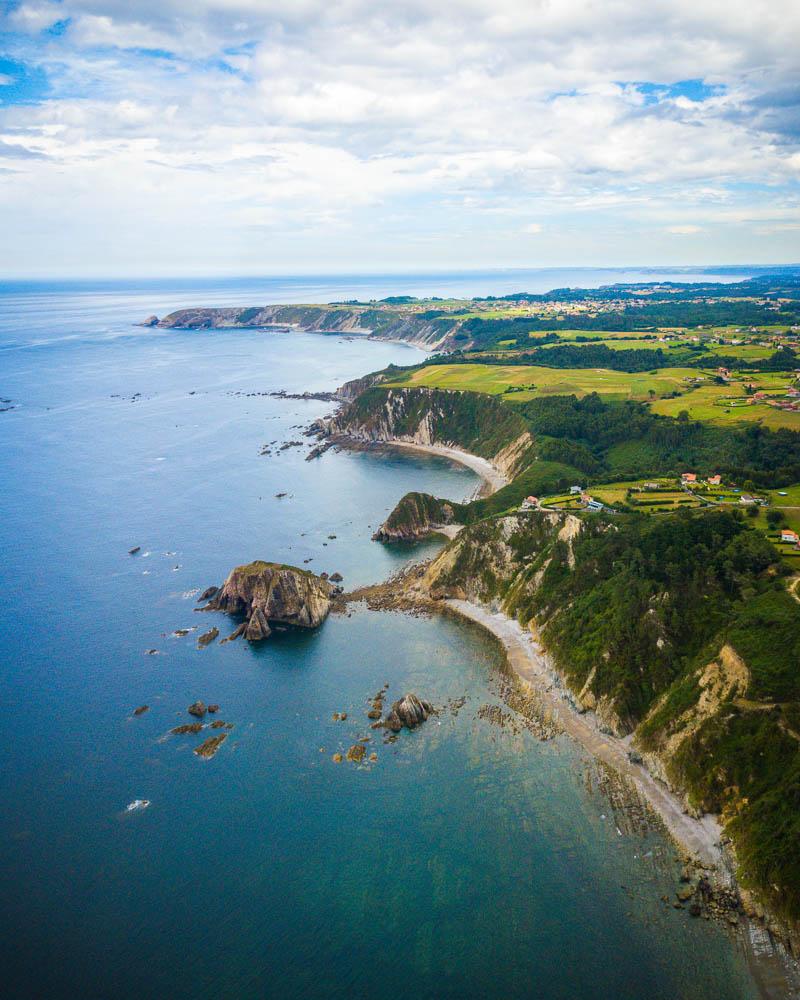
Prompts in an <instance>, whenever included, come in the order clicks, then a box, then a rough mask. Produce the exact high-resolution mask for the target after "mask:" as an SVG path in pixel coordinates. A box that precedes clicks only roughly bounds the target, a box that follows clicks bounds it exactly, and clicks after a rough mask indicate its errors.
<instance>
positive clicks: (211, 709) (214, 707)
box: [208, 705, 219, 715]
mask: <svg viewBox="0 0 800 1000" xmlns="http://www.w3.org/2000/svg"><path fill="white" fill-rule="evenodd" d="M208 710H209V712H211V714H212V715H213V714H214V712H218V711H219V705H209V706H208Z"/></svg>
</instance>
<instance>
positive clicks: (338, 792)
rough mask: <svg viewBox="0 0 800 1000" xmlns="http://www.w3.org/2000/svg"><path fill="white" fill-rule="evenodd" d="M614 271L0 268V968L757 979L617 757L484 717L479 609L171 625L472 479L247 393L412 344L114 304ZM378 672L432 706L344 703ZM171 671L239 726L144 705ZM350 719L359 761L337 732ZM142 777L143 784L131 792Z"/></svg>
mask: <svg viewBox="0 0 800 1000" xmlns="http://www.w3.org/2000/svg"><path fill="white" fill-rule="evenodd" d="M610 274H613V275H615V276H614V277H609V275H610ZM652 277H653V276H652V275H650V274H648V275H647V276H646V277H642V278H641V280H648V279H651V280H652ZM672 277H673V278H675V276H674V275H673V276H672ZM703 277H706V276H703ZM608 280H640V279H639V278H637V277H631V276H628V277H626V278H620V277H619V276H618V272H602V273H601V272H597V273H592V274H589V273H588V272H586V271H579V272H547V273H544V274H543V273H540V272H537V273H535V274H533V273H528V274H527V275H525V274H520V273H519V272H514V273H506V272H492V273H488V274H485V275H450V276H446V275H440V276H429V275H428V276H425V275H423V276H411V277H405V278H401V277H396V276H395V277H392V276H373V277H369V276H366V277H355V278H325V277H321V278H302V279H271V280H267V279H265V280H263V281H258V280H253V279H242V280H233V279H229V280H220V281H213V282H211V281H210V282H201V281H199V280H198V281H174V282H169V281H157V282H156V281H154V282H132V281H131V282H124V283H122V282H118V283H113V282H96V283H91V282H86V283H80V284H78V283H75V284H71V283H64V282H61V283H52V284H47V283H6V284H4V285H0V397H2V399H3V400H4V402H3V403H0V408H1V409H2V411H3V412H0V468H1V469H2V476H1V477H0V551H2V553H3V559H2V574H3V595H4V599H3V601H2V605H1V606H0V630H1V632H2V636H3V640H2V654H1V655H2V674H1V675H0V676H1V678H2V688H1V689H0V690H1V691H2V709H3V711H2V716H0V718H2V748H1V749H2V762H3V763H2V768H0V803H2V807H0V921H1V922H2V926H3V927H4V928H5V933H4V934H3V936H2V941H1V942H0V955H2V967H3V985H4V989H3V992H4V995H6V996H14V997H54V998H55V997H58V998H60V997H73V996H76V995H80V996H82V997H97V998H107V997H111V996H113V997H116V998H125V997H142V996H147V997H150V996H152V997H165V996H191V997H198V998H205V997H209V998H210V997H219V996H236V997H269V998H272V997H275V998H281V1000H294V998H298V1000H299V998H313V1000H317V998H319V1000H338V998H342V1000H344V998H348V1000H352V998H360V997H368V996H371V995H373V994H375V993H377V992H381V993H383V992H385V993H387V994H391V995H395V996H401V997H402V996H409V995H414V996H416V997H419V998H431V1000H433V998H437V1000H439V998H495V997H496V998H498V1000H499V998H504V1000H509V998H537V1000H551V998H552V1000H556V998H565V1000H566V998H570V1000H572V998H578V997H592V998H593V1000H606V998H608V1000H612V998H613V1000H624V998H630V1000H640V998H642V997H648V998H664V1000H675V998H698V1000H699V998H709V997H714V998H715V1000H727V998H731V1000H733V998H750V997H755V996H756V995H757V993H756V989H755V986H754V984H753V981H752V979H751V976H750V972H749V969H748V964H747V961H746V958H745V955H744V952H743V949H742V947H741V945H740V944H739V942H738V941H737V939H736V938H735V937H734V936H732V935H730V934H728V933H727V932H726V931H725V930H723V929H722V928H721V927H719V926H718V925H716V924H714V923H706V922H704V921H695V920H692V919H691V918H690V917H689V915H688V914H687V913H686V912H685V911H681V910H675V909H673V907H672V905H671V904H672V900H673V898H674V892H675V888H676V884H677V875H678V872H679V870H680V866H679V864H678V862H677V860H676V856H675V849H674V847H673V846H672V845H671V844H670V843H669V841H668V840H667V839H666V838H665V837H664V836H663V834H662V833H661V832H659V830H658V828H657V825H655V824H652V823H649V822H646V821H645V820H644V819H643V818H642V817H641V816H640V815H638V814H635V815H633V816H631V815H629V814H628V813H627V811H626V810H625V809H622V808H621V807H620V794H619V790H618V788H617V786H616V783H615V782H614V781H613V778H612V777H610V776H609V775H607V774H605V773H604V772H603V771H602V770H601V769H600V768H598V767H597V766H596V765H595V764H594V763H593V762H592V761H591V759H589V758H588V757H587V756H586V755H585V753H584V752H583V751H582V750H581V749H580V748H578V747H576V746H575V745H574V744H572V743H571V742H570V741H569V740H568V739H567V738H566V737H559V738H556V739H555V740H551V741H548V742H541V741H539V740H538V739H537V738H536V737H535V735H534V734H532V733H531V732H529V731H528V730H527V729H525V728H524V726H520V725H506V726H498V725H496V724H493V723H492V722H490V721H488V720H487V719H486V718H485V717H484V716H485V715H486V714H487V713H486V712H483V713H481V711H480V710H481V708H483V707H484V706H487V705H496V706H500V707H501V709H502V711H507V710H506V709H505V706H504V704H503V699H502V689H503V685H504V683H505V678H504V667H503V662H502V657H501V656H500V654H499V652H498V649H497V647H496V645H495V644H494V642H493V641H492V640H491V639H490V638H489V637H487V636H486V635H485V634H484V633H482V632H481V631H480V630H478V629H476V628H474V627H471V626H469V625H467V624H463V623H461V622H458V621H454V620H451V619H449V618H439V617H436V618H426V617H415V616H408V615H402V614H397V613H389V612H374V611H368V610H365V609H355V610H354V611H353V613H352V614H351V615H334V616H331V617H330V618H329V619H328V621H327V622H326V623H325V624H324V626H323V627H322V628H321V629H319V630H318V631H316V632H313V633H307V634H298V633H287V634H281V635H276V636H275V637H273V638H272V639H270V640H269V641H267V642H265V643H262V644H260V645H257V646H251V645H248V644H247V643H245V642H243V641H239V642H235V643H228V644H225V645H219V644H218V643H212V644H211V645H209V646H208V647H206V648H198V644H197V638H198V636H199V635H200V633H201V632H204V631H205V630H206V629H208V628H210V627H211V626H212V625H215V626H217V627H218V628H219V629H220V632H221V636H220V637H222V636H224V635H226V634H227V633H228V631H230V630H232V628H233V627H234V624H235V623H233V622H231V621H230V620H229V619H226V618H225V617H224V616H222V615H219V614H197V613H195V611H194V610H193V609H194V607H195V606H196V599H197V596H198V593H199V592H200V591H201V590H203V589H204V588H205V587H207V586H208V585H210V584H219V583H221V582H222V580H223V579H224V577H225V575H226V574H227V572H228V571H229V570H230V569H231V568H232V567H234V566H236V565H238V564H239V563H242V562H247V561H250V560H252V559H257V558H262V559H269V560H276V561H282V562H288V563H292V564H296V565H301V566H307V567H308V568H309V569H312V570H314V571H316V572H321V571H323V570H326V571H328V572H333V571H339V572H340V573H342V574H343V576H344V582H345V585H346V586H347V587H348V588H349V587H353V586H357V585H360V584H364V583H369V582H374V581H379V580H383V579H385V578H386V577H388V576H389V575H390V574H391V573H392V572H394V571H395V570H397V569H398V568H400V567H401V566H402V565H404V564H405V563H407V562H408V561H409V560H418V559H422V558H424V557H425V556H426V555H429V554H430V553H431V552H433V551H435V550H436V547H437V544H438V543H436V542H431V543H426V544H423V545H420V546H416V547H411V548H410V547H397V546H395V547H387V546H383V545H380V544H378V543H375V542H372V541H370V535H371V533H372V531H373V530H374V528H375V527H377V525H378V524H379V523H380V522H381V521H382V520H383V519H384V517H385V516H386V513H387V511H388V510H390V509H391V507H392V506H393V505H394V504H395V502H396V501H397V500H398V499H399V498H400V497H401V496H402V495H403V494H404V493H405V492H407V491H408V490H411V489H419V490H426V491H429V492H432V493H435V494H437V495H439V496H445V497H449V498H452V499H463V498H464V497H466V496H469V495H470V494H471V493H472V492H473V491H474V489H475V488H476V486H477V479H476V476H475V474H474V473H473V472H471V471H470V470H467V469H465V468H463V467H459V466H455V465H452V464H451V463H449V462H448V461H446V460H444V459H440V458H435V457H428V456H424V455H412V454H407V453H402V454H383V455H381V454H375V453H348V452H338V451H329V452H327V453H325V454H324V455H323V456H322V457H321V458H319V459H317V460H314V461H311V462H306V461H305V455H306V452H307V449H308V442H307V439H305V438H303V436H302V429H303V428H304V427H306V426H307V425H308V423H310V422H311V421H312V420H314V419H315V418H317V417H319V416H322V415H323V414H325V413H328V412H330V411H331V409H332V404H329V403H325V402H321V401H302V400H283V399H276V398H273V397H270V396H268V395H265V393H268V392H270V391H276V390H280V389H286V390H287V391H288V392H302V391H304V390H309V391H324V390H332V389H334V388H335V387H336V386H337V385H339V384H341V383H342V382H343V381H345V380H346V379H348V378H353V377H356V376H359V375H362V374H364V373H366V372H368V371H373V370H376V369H379V368H382V367H384V366H385V365H387V364H389V363H390V362H393V363H395V364H398V365H402V364H411V363H413V362H415V361H416V360H417V359H418V358H419V357H420V356H421V354H420V352H419V351H417V350H416V349H415V348H412V347H409V346H406V345H402V344H390V343H378V342H372V343H371V342H368V341H366V340H364V339H363V338H362V339H359V338H345V337H335V336H319V335H311V334H302V333H263V332H258V331H230V332H191V331H164V330H151V329H143V328H141V327H137V326H136V325H135V324H136V323H137V322H138V321H140V320H142V319H143V318H144V317H145V316H146V315H148V314H150V313H154V312H155V313H157V314H159V315H163V314H164V313H165V312H168V311H169V310H171V309H174V308H178V307H180V306H188V305H197V304H200V305H223V304H259V303H262V302H268V301H273V302H279V301H287V302H290V301H295V302H302V301H306V302H308V301H332V300H337V299H347V298H371V297H376V298H377V297H382V296H383V295H386V294H441V295H449V294H461V295H466V294H473V293H474V294H486V293H490V294H505V293H507V292H510V291H514V290H517V289H519V288H521V287H522V288H524V289H525V290H533V291H539V290H544V289H546V288H548V287H553V286H562V285H566V284H573V285H577V284H584V285H586V284H601V283H606V282H607V281H608ZM675 280H682V278H681V277H679V278H677V279H675ZM537 282H538V284H537ZM542 286H544V287H542ZM294 441H302V442H303V445H302V446H297V445H292V444H291V442H294ZM287 443H289V445H290V446H289V447H287V448H284V449H282V445H284V444H287ZM264 445H268V446H270V450H271V454H269V455H262V454H261V451H262V447H263V446H264ZM278 494H285V495H284V496H280V497H279V496H277V495H278ZM135 546H140V547H141V548H140V551H139V552H138V553H137V554H136V555H133V556H132V555H129V554H128V551H129V549H131V548H133V547H135ZM182 629H193V631H190V632H189V633H188V634H186V635H183V636H175V635H174V634H173V633H174V632H176V631H178V630H182ZM151 651H154V652H151ZM385 683H388V684H389V689H388V696H389V698H390V699H393V698H395V697H399V696H400V695H401V694H402V693H404V692H406V691H415V692H416V693H418V694H419V695H420V696H422V697H425V698H427V699H428V700H430V701H432V702H434V703H435V704H437V705H439V706H443V711H442V712H441V713H440V715H439V716H437V717H434V718H431V719H430V720H429V721H428V722H427V723H425V725H424V726H422V727H421V728H420V729H418V730H416V731H415V732H413V733H410V732H403V733H402V734H401V735H400V737H399V739H398V740H397V741H396V742H394V743H391V744H384V743H383V742H382V739H381V738H380V736H379V735H376V734H374V733H372V732H371V731H370V730H369V728H368V720H367V718H366V714H365V713H366V711H367V709H368V707H369V705H368V704H367V700H368V699H370V698H371V696H372V695H374V693H375V692H376V691H377V690H378V689H379V688H381V687H382V686H383V685H384V684H385ZM462 698H463V699H465V700H464V702H463V705H461V704H460V702H461V699H462ZM197 699H201V700H203V701H205V702H207V703H210V702H217V703H219V705H220V711H219V714H218V716H217V718H219V719H221V720H223V721H225V722H227V723H232V724H233V727H234V728H233V729H232V730H231V731H230V735H229V737H228V739H227V741H226V742H225V743H224V744H223V746H222V748H221V749H220V751H219V753H218V754H217V755H216V757H214V758H213V759H212V760H210V761H201V760H200V759H198V758H197V757H195V756H194V754H193V753H192V750H193V747H194V746H196V745H197V743H198V742H199V740H200V739H202V738H203V737H196V736H191V735H190V736H171V735H169V730H170V729H171V728H173V727H175V726H177V725H180V724H182V723H186V722H190V721H191V717H190V716H189V715H188V714H187V712H186V708H187V706H188V705H189V704H190V703H192V702H193V701H195V700H197ZM145 704H146V705H148V706H149V710H148V711H147V712H146V713H144V714H142V715H140V716H134V715H133V710H134V709H135V708H136V707H137V706H140V705H145ZM459 706H460V707H459ZM341 712H346V713H347V716H348V718H347V720H346V721H344V722H341V721H333V715H334V713H341ZM362 735H370V736H372V742H371V743H370V744H369V746H368V749H369V751H370V752H372V751H373V750H374V751H375V752H376V753H377V755H378V761H377V763H375V764H374V765H369V766H362V767H357V766H354V765H353V764H350V763H343V764H335V763H334V762H333V761H332V759H331V758H332V755H333V754H334V753H336V752H339V751H345V750H346V749H347V747H348V746H349V745H350V744H351V743H353V742H355V740H356V739H358V737H360V736H362ZM136 799H146V800H149V802H150V805H149V807H148V808H146V809H141V810H134V811H130V812H128V811H126V807H127V805H128V804H129V803H131V802H133V801H134V800H136ZM662 897H666V898H667V902H665V901H664V899H662Z"/></svg>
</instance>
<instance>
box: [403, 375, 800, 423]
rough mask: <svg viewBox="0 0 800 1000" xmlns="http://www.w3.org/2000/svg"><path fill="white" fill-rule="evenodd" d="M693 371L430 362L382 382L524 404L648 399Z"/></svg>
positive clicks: (667, 390) (681, 385) (675, 386)
mask: <svg viewBox="0 0 800 1000" xmlns="http://www.w3.org/2000/svg"><path fill="white" fill-rule="evenodd" d="M697 374H698V373H697V372H696V371H694V370H693V369H690V368H662V369H661V370H660V371H658V372H656V373H655V374H649V373H648V372H635V373H628V372H615V371H609V370H608V369H606V368H542V367H539V366H536V365H481V364H474V365H469V364H467V365H430V366H428V367H425V368H420V369H418V370H417V371H413V372H409V373H408V374H406V375H403V376H401V377H400V378H398V379H396V380H393V381H387V382H386V383H385V385H386V386H391V385H405V386H427V387H429V388H435V389H469V390H472V391H473V392H486V393H489V394H490V395H493V396H499V395H502V394H503V393H505V392H506V391H507V390H508V389H509V388H516V389H521V390H522V391H515V392H513V393H509V394H508V399H509V400H511V401H514V402H523V401H524V400H526V399H533V398H534V397H535V396H548V395H550V396H552V395H571V394H574V395H576V396H585V395H587V394H588V393H590V392H597V393H600V394H601V395H603V396H608V397H609V398H611V399H638V400H647V399H650V398H656V399H658V398H659V397H661V396H665V395H667V394H668V393H670V392H674V391H675V390H683V389H685V388H686V384H685V382H684V381H683V380H684V379H686V378H692V377H696V376H697ZM651 390H652V392H653V393H654V397H653V396H651ZM799 416H800V415H799Z"/></svg>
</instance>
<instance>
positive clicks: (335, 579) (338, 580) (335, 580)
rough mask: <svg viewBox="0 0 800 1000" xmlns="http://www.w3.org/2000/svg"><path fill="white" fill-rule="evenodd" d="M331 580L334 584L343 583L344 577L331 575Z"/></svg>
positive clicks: (339, 574) (338, 574) (335, 574)
mask: <svg viewBox="0 0 800 1000" xmlns="http://www.w3.org/2000/svg"><path fill="white" fill-rule="evenodd" d="M330 578H331V582H332V583H341V582H342V580H344V577H343V576H342V574H341V573H331V577H330Z"/></svg>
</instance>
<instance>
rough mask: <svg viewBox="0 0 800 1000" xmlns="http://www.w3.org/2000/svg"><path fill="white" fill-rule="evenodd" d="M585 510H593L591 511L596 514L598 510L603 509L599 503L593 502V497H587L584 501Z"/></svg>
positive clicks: (597, 501)
mask: <svg viewBox="0 0 800 1000" xmlns="http://www.w3.org/2000/svg"><path fill="white" fill-rule="evenodd" d="M586 509H587V510H593V511H595V512H596V511H598V510H602V509H603V505H602V503H600V501H599V500H595V498H594V497H588V498H587V500H586Z"/></svg>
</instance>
